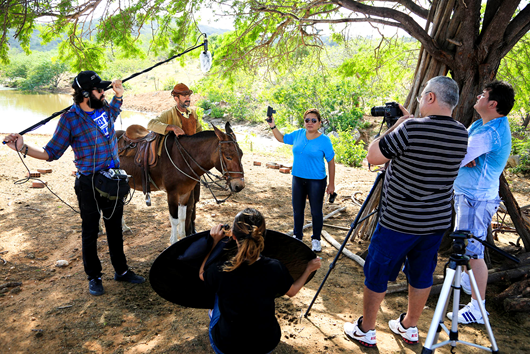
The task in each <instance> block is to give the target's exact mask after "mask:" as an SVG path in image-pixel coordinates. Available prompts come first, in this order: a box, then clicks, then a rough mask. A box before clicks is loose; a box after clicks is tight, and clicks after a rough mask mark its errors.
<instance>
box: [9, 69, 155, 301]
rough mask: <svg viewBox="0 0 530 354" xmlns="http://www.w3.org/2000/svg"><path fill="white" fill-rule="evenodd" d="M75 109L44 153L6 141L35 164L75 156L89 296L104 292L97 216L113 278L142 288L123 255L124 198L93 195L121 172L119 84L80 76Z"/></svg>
mask: <svg viewBox="0 0 530 354" xmlns="http://www.w3.org/2000/svg"><path fill="white" fill-rule="evenodd" d="M109 85H112V89H113V90H114V93H115V95H114V98H113V99H112V101H111V102H110V104H109V103H107V101H106V99H105V92H104V90H105V88H107V87H108V86H109ZM72 88H73V89H74V94H73V98H74V104H73V105H72V106H71V107H70V109H69V110H68V111H67V112H65V113H63V115H62V116H61V118H60V119H59V123H58V124H57V128H56V130H55V133H54V134H53V137H52V139H51V140H50V141H49V142H48V144H46V146H45V147H44V148H40V147H36V146H31V145H28V144H25V143H24V138H23V137H22V136H21V135H20V134H10V135H8V136H7V137H6V138H5V139H4V142H5V143H6V144H7V145H8V146H9V147H10V148H11V149H13V150H15V151H18V152H20V153H23V154H24V156H26V155H28V156H31V157H33V158H36V159H40V160H46V161H53V160H57V159H59V158H60V157H61V156H62V155H63V154H64V152H65V151H66V149H67V148H68V147H69V146H71V147H72V150H73V151H74V155H75V161H74V162H75V165H76V167H77V176H76V181H75V192H76V194H77V199H78V202H79V209H80V211H81V220H82V246H83V247H82V249H83V265H84V268H85V272H86V274H87V275H88V280H89V292H90V294H92V295H96V296H98V295H102V294H103V293H104V289H103V284H102V282H101V275H102V273H101V270H102V267H101V262H100V260H99V258H98V255H97V238H98V233H99V220H100V215H101V213H102V214H103V219H104V221H105V229H106V231H107V242H108V245H109V253H110V258H111V262H112V265H113V267H114V270H115V274H114V279H115V280H117V281H125V282H129V283H134V284H140V283H143V282H144V281H145V279H144V278H143V277H141V276H139V275H136V274H134V272H133V271H132V270H129V267H128V266H127V260H126V258H125V254H124V252H123V236H122V226H121V220H122V216H123V199H121V198H116V199H115V200H110V199H108V198H106V197H103V196H101V195H100V194H99V193H97V192H95V190H94V178H95V176H96V174H98V173H99V172H101V171H105V170H108V169H110V168H119V167H120V160H119V158H118V148H117V140H116V131H115V129H114V122H115V121H116V118H117V117H118V116H119V114H120V112H121V109H120V107H121V105H122V98H123V91H124V90H123V86H122V83H121V81H120V80H114V81H113V82H112V83H111V82H110V81H103V80H101V78H100V77H99V76H98V75H97V74H96V73H95V72H93V71H82V72H81V73H79V75H77V76H76V78H75V79H74V82H73V83H72Z"/></svg>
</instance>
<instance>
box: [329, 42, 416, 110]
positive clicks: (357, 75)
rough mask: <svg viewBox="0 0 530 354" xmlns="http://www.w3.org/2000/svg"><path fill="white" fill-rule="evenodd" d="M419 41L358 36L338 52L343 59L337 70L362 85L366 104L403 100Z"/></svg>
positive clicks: (414, 64)
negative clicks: (374, 38) (385, 39)
mask: <svg viewBox="0 0 530 354" xmlns="http://www.w3.org/2000/svg"><path fill="white" fill-rule="evenodd" d="M418 49H419V43H418V42H416V41H410V40H406V39H404V38H397V39H393V40H389V41H381V40H373V39H365V38H358V39H355V40H352V41H350V42H348V43H347V47H345V49H344V50H343V51H342V50H341V51H339V52H338V55H337V56H338V57H340V58H342V59H343V61H342V63H340V64H339V65H338V68H337V73H338V74H339V75H341V76H342V77H344V78H351V79H352V80H353V82H355V83H356V84H357V85H358V86H359V87H362V88H363V89H364V91H363V97H362V100H363V102H364V103H365V105H366V107H372V106H379V105H382V104H384V103H385V102H390V101H396V102H399V103H403V102H405V99H406V95H407V94H408V90H409V87H410V84H411V82H412V80H413V74H414V68H415V66H416V62H417V54H418Z"/></svg>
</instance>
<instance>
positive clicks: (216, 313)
mask: <svg viewBox="0 0 530 354" xmlns="http://www.w3.org/2000/svg"><path fill="white" fill-rule="evenodd" d="M219 317H221V312H220V311H219V298H218V297H217V294H216V295H215V303H214V305H213V309H212V313H211V314H210V326H209V327H208V336H209V337H210V345H211V346H212V349H213V351H214V352H216V353H217V354H223V352H222V351H220V350H219V348H217V347H216V346H215V343H214V342H213V338H212V328H213V327H214V326H215V325H216V324H217V321H219Z"/></svg>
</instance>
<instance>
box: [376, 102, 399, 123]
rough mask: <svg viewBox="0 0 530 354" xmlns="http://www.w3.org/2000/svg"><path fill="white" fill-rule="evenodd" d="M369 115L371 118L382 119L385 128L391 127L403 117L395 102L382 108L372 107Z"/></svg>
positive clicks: (388, 103)
mask: <svg viewBox="0 0 530 354" xmlns="http://www.w3.org/2000/svg"><path fill="white" fill-rule="evenodd" d="M370 113H371V114H372V116H373V117H383V122H386V126H387V128H390V127H391V126H393V125H394V124H395V123H396V122H397V121H398V119H399V117H401V116H402V115H403V112H401V109H400V108H399V104H398V103H397V102H387V103H385V105H384V106H375V107H372V109H371V111H370Z"/></svg>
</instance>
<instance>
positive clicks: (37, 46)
mask: <svg viewBox="0 0 530 354" xmlns="http://www.w3.org/2000/svg"><path fill="white" fill-rule="evenodd" d="M199 29H200V30H201V31H202V32H204V33H206V34H207V35H212V34H222V33H225V32H229V31H230V30H228V29H224V28H216V27H212V26H208V25H199ZM150 31H151V30H150V29H149V30H145V32H144V30H142V31H140V33H142V34H145V35H148V33H149V32H150ZM14 35H15V31H9V34H8V36H9V46H10V47H11V49H13V50H15V51H17V52H18V51H22V48H21V47H20V44H19V43H18V41H16V40H15V39H14V38H13V37H14ZM41 41H42V39H41V38H40V31H38V30H34V31H33V35H32V36H31V40H30V49H31V50H32V51H40V52H47V51H50V50H54V49H56V48H57V46H58V45H59V43H60V42H61V40H59V39H57V40H54V41H52V42H50V43H48V44H46V45H41Z"/></svg>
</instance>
